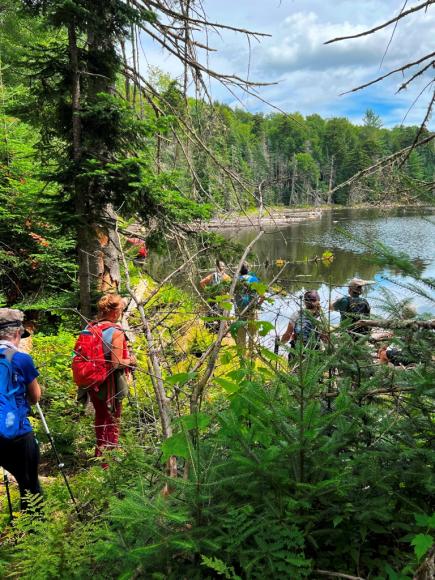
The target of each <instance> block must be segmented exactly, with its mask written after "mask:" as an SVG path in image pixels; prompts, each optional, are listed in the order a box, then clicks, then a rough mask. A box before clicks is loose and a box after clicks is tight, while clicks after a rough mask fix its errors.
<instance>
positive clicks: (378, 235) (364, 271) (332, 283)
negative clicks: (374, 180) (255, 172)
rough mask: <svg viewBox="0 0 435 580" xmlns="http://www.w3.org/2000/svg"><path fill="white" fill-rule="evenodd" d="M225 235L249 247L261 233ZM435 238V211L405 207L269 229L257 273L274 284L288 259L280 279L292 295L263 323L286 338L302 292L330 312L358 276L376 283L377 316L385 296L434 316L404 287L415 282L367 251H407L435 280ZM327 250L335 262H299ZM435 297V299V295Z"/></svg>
mask: <svg viewBox="0 0 435 580" xmlns="http://www.w3.org/2000/svg"><path fill="white" fill-rule="evenodd" d="M343 232H344V233H343ZM222 233H223V235H225V236H226V237H228V238H231V239H233V240H235V241H238V242H241V243H242V244H244V245H247V244H248V243H249V242H250V241H252V240H253V239H254V238H255V236H256V235H257V233H258V230H256V229H254V228H252V229H251V228H243V229H238V230H237V231H234V230H226V231H224V232H222ZM345 234H348V235H349V236H351V238H349V237H346V235H345ZM434 234H435V214H434V212H433V210H424V211H423V210H421V209H402V208H400V209H394V210H388V211H387V210H385V211H382V210H379V209H376V210H374V209H370V210H355V209H343V210H336V211H331V212H329V211H328V212H324V214H323V216H322V218H321V219H320V220H312V221H306V222H303V223H297V224H293V225H289V226H286V227H283V228H278V227H275V228H270V229H267V230H266V232H265V234H264V235H263V237H262V238H261V239H260V240H259V241H258V242H257V243H256V245H255V246H254V248H253V251H254V252H255V254H256V255H257V260H256V262H257V264H256V265H255V267H253V269H255V271H256V272H257V273H258V275H259V277H260V278H261V279H262V280H264V281H267V282H270V281H271V280H272V279H273V278H274V276H276V275H277V274H278V272H279V270H280V268H279V267H278V266H276V265H275V262H276V260H286V261H289V262H291V263H292V264H291V265H289V266H287V268H286V270H285V271H284V273H283V274H282V275H281V278H280V280H279V285H280V286H282V287H283V288H284V289H285V290H286V292H287V295H286V296H283V297H276V296H275V297H274V299H275V300H274V304H273V305H268V304H265V305H264V306H263V310H262V313H261V318H262V319H263V320H270V321H271V322H273V323H274V324H275V325H276V327H277V332H278V333H280V332H282V329H283V328H285V327H286V325H287V321H288V316H289V314H290V313H291V312H293V311H294V310H295V309H297V304H298V299H299V297H300V295H301V293H302V291H304V290H306V289H311V288H313V289H316V290H318V291H319V293H320V296H321V299H322V306H323V307H324V308H325V309H327V305H328V303H329V298H331V299H332V300H335V299H336V298H338V297H340V296H343V295H346V294H347V283H348V281H349V280H350V279H351V278H353V277H358V278H363V279H364V280H371V281H372V282H374V284H372V285H370V286H368V287H367V290H366V291H365V296H366V298H367V299H368V300H369V302H370V304H371V307H372V312H373V313H374V314H380V315H381V314H382V313H383V311H384V308H385V292H387V293H389V295H390V296H391V297H392V298H393V300H400V299H402V298H404V297H408V296H412V303H413V305H414V306H415V308H416V309H417V312H418V313H423V312H431V313H434V312H435V303H434V302H433V301H431V300H430V299H429V298H424V297H421V296H413V295H412V294H411V293H410V292H409V290H406V289H404V288H403V286H402V285H403V284H407V283H409V282H411V281H412V280H411V279H409V278H407V277H405V276H402V275H401V274H400V273H399V272H398V271H395V270H394V269H389V268H385V267H382V266H379V265H377V264H376V263H375V262H374V260H373V256H372V255H371V252H370V250H369V249H368V248H367V247H365V246H364V244H371V243H374V242H376V241H381V242H382V243H383V244H385V245H387V246H389V247H391V248H392V249H394V250H395V251H397V252H405V253H406V254H407V255H408V256H409V257H410V258H411V259H412V261H413V264H414V266H415V267H416V268H417V269H418V271H419V273H420V274H421V275H423V276H425V277H430V278H435V244H434V239H435V236H434ZM325 251H331V252H332V253H333V255H334V257H333V260H332V262H323V261H321V260H320V261H319V262H318V263H313V262H305V263H294V262H303V261H305V260H306V259H308V260H309V259H312V258H314V257H316V256H319V257H320V256H322V254H323V252H325ZM426 291H428V289H427V288H426ZM428 292H429V293H430V291H428ZM432 298H435V296H434V294H433V293H432ZM331 322H332V323H335V322H338V317H337V313H333V314H332V315H331Z"/></svg>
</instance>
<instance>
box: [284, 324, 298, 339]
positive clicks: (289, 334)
mask: <svg viewBox="0 0 435 580" xmlns="http://www.w3.org/2000/svg"><path fill="white" fill-rule="evenodd" d="M294 329H295V325H294V324H293V322H289V323H288V326H287V330H286V331H285V332H284V334H283V335H282V336H281V342H288V341H289V340H290V339H291V337H292V334H293V331H294Z"/></svg>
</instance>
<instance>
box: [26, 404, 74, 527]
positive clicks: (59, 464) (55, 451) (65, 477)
mask: <svg viewBox="0 0 435 580" xmlns="http://www.w3.org/2000/svg"><path fill="white" fill-rule="evenodd" d="M36 408H37V410H38V413H39V416H40V418H41V421H42V424H43V426H44V429H45V432H46V434H47V437H48V440H49V441H50V445H51V448H52V449H53V451H54V454H55V456H56V460H57V466H58V468H59V471H60V472H61V474H62V477H63V480H64V482H65V485H66V487H67V489H68V493H69V496H70V498H71V501H72V502H73V504H74V507H75V510H76V512H77V515H78V517H79V520H81V519H82V518H81V515H80V512H79V508H78V505H77V501H76V498H75V497H74V494H73V492H72V489H71V486H70V484H69V481H68V478H67V476H66V473H65V471H64V467H65V465H64V463H62V461H61V459H60V455H59V453H58V451H57V449H56V445H55V444H54V439H53V437H52V435H51V433H50V429H49V428H48V425H47V421H46V420H45V416H44V413H43V412H42V409H41V406H40V404H39V403H36Z"/></svg>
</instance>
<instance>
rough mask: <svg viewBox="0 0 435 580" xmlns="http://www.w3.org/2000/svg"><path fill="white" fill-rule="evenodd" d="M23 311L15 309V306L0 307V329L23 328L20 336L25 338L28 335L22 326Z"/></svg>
mask: <svg viewBox="0 0 435 580" xmlns="http://www.w3.org/2000/svg"><path fill="white" fill-rule="evenodd" d="M23 320H24V312H21V310H16V309H15V308H0V330H3V329H4V328H14V327H15V328H20V327H22V328H23V331H22V332H21V338H27V337H28V336H30V332H28V331H27V330H26V329H25V328H24V326H23Z"/></svg>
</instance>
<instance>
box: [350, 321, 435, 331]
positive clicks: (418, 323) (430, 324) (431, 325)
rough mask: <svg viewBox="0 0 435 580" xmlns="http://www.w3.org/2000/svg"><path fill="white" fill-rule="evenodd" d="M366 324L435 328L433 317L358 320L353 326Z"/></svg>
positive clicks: (377, 326) (373, 325)
mask: <svg viewBox="0 0 435 580" xmlns="http://www.w3.org/2000/svg"><path fill="white" fill-rule="evenodd" d="M357 325H358V326H368V327H370V328H396V329H400V328H411V329H415V330H417V329H418V328H427V329H429V330H434V329H435V319H432V320H414V319H411V320H397V319H396V320H393V319H386V320H381V319H377V320H359V321H358V322H357V323H356V324H355V326H357Z"/></svg>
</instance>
